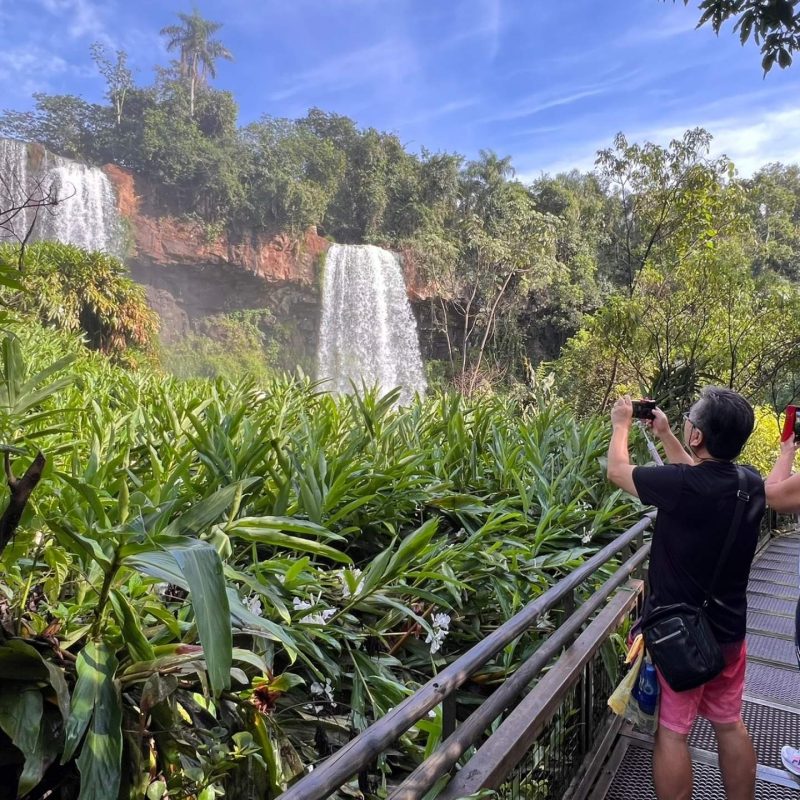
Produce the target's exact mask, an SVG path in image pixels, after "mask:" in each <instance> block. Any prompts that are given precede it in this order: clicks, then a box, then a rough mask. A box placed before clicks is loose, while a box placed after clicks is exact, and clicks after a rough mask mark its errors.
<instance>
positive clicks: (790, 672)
mask: <svg viewBox="0 0 800 800" xmlns="http://www.w3.org/2000/svg"><path fill="white" fill-rule="evenodd" d="M744 691H745V694H747V695H751V696H753V697H760V698H764V699H765V700H771V701H773V702H775V703H781V704H783V705H787V706H795V707H797V708H798V709H800V672H798V671H797V662H796V661H795V668H794V669H790V668H786V669H782V668H780V667H773V666H770V665H769V664H759V663H757V662H755V661H749V662H748V663H747V673H746V675H745V679H744ZM798 738H800V731H798Z"/></svg>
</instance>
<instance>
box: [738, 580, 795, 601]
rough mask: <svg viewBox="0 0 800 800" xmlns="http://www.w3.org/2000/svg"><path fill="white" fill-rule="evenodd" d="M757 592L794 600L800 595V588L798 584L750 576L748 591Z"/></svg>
mask: <svg viewBox="0 0 800 800" xmlns="http://www.w3.org/2000/svg"><path fill="white" fill-rule="evenodd" d="M750 592H756V593H757V594H766V595H770V596H772V597H782V598H784V599H785V600H794V602H795V603H796V602H797V598H798V597H800V588H798V587H797V586H785V585H784V584H782V583H775V582H774V581H765V580H760V579H758V578H750V582H749V583H748V584H747V593H748V594H750Z"/></svg>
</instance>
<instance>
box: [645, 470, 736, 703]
mask: <svg viewBox="0 0 800 800" xmlns="http://www.w3.org/2000/svg"><path fill="white" fill-rule="evenodd" d="M736 471H737V473H738V475H739V490H738V491H737V492H736V500H737V502H736V509H735V510H734V513H733V520H732V522H731V527H730V529H729V530H728V536H727V538H726V539H725V544H724V545H723V547H722V552H721V553H720V557H719V560H718V561H717V567H716V569H715V570H714V577H713V578H712V579H711V584H710V585H709V587H708V591H707V592H706V596H705V599H704V600H703V604H702V605H701V606H700V607H699V608H698V607H697V606H693V605H690V604H689V603H673V604H672V605H668V606H656V608H654V609H653V610H652V611H651V612H650V613H649V614H648V615H647V618H646V619H645V620H644V621H643V623H642V632H643V633H644V641H645V645H646V646H647V652H648V653H649V654H650V657H651V658H652V659H653V663H654V664H655V665H656V666H657V667H658V669H659V670H660V671H661V674H662V675H663V676H664V679H665V680H666V682H667V683H668V684H669V685H670V687H671V688H672V689H674V690H675V691H676V692H682V691H686V690H687V689H694V688H695V687H696V686H700V685H701V684H703V683H706V682H707V681H710V680H711V679H712V678H715V677H716V676H717V675H719V673H720V672H722V670H723V668H724V666H725V660H724V658H723V656H722V649H721V648H720V646H719V642H717V639H716V636H714V631H713V630H712V629H711V624H710V622H709V621H708V616H707V615H706V608H707V607H708V604H709V602H710V601H711V599H712V596H713V593H714V587H715V586H716V583H717V579H718V578H719V576H720V573H721V571H722V567H723V565H724V564H725V561H726V560H727V558H728V554H729V553H730V550H731V547H732V546H733V540H734V538H735V536H736V532H737V531H738V530H739V525H740V524H741V521H742V514H743V513H744V508H745V506H746V505H747V503H748V501H749V500H750V495H749V494H748V493H747V492H746V491H745V489H746V488H747V483H746V482H745V472H744V470H743V469H742V468H741V467H738V466H737V467H736Z"/></svg>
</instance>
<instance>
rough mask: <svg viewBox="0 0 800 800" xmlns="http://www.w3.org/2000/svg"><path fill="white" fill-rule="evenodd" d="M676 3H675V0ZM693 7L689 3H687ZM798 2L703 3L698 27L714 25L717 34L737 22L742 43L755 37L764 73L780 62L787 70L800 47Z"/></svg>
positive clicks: (717, 0)
mask: <svg viewBox="0 0 800 800" xmlns="http://www.w3.org/2000/svg"><path fill="white" fill-rule="evenodd" d="M673 1H674V0H673ZM683 4H684V5H687V6H688V5H689V0H683ZM796 7H797V0H702V2H700V3H699V4H698V8H699V10H700V11H701V12H702V13H701V16H700V21H699V22H698V23H697V26H698V27H700V26H701V25H705V24H706V23H710V24H711V27H712V28H713V29H714V32H715V33H719V32H720V30H721V28H722V26H723V25H724V24H725V22H727V21H728V20H729V19H735V20H736V22H735V24H734V26H733V29H734V31H738V33H739V39H740V40H741V42H742V44H744V43H745V42H747V41H748V39H750V37H751V36H752V38H753V40H754V41H755V43H756V44H757V45H758V46H759V47H760V48H761V56H762V59H761V66H762V67H763V69H764V72H765V73H766V72H769V71H770V69H772V67H773V66H774V65H775V63H776V62H777V63H778V66H779V67H781V68H782V69H785V68H786V67H788V66H789V65H790V64H791V63H792V54H793V53H794V52H795V50H797V48H798V46H800V14H798V13H796V11H795V9H796Z"/></svg>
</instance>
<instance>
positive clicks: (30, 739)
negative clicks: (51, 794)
mask: <svg viewBox="0 0 800 800" xmlns="http://www.w3.org/2000/svg"><path fill="white" fill-rule="evenodd" d="M42 709H43V703H42V693H41V691H40V690H39V688H38V687H36V686H28V687H25V688H23V689H22V691H20V689H19V687H16V686H13V685H10V686H9V685H5V686H2V687H0V728H2V729H3V731H4V732H5V733H6V735H7V736H8V737H9V738H10V739H11V741H12V742H13V743H14V746H15V747H17V748H18V749H19V750H20V751H21V752H22V755H23V756H24V757H25V766H24V767H23V772H22V776H21V777H20V780H19V787H18V790H17V793H18V796H20V797H21V796H22V795H25V794H27V793H28V792H30V791H31V789H33V788H34V787H35V786H36V785H37V784H38V783H39V781H41V779H42V777H43V776H44V770H45V764H44V758H43V742H42V740H41V737H40V729H41V725H42Z"/></svg>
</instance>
